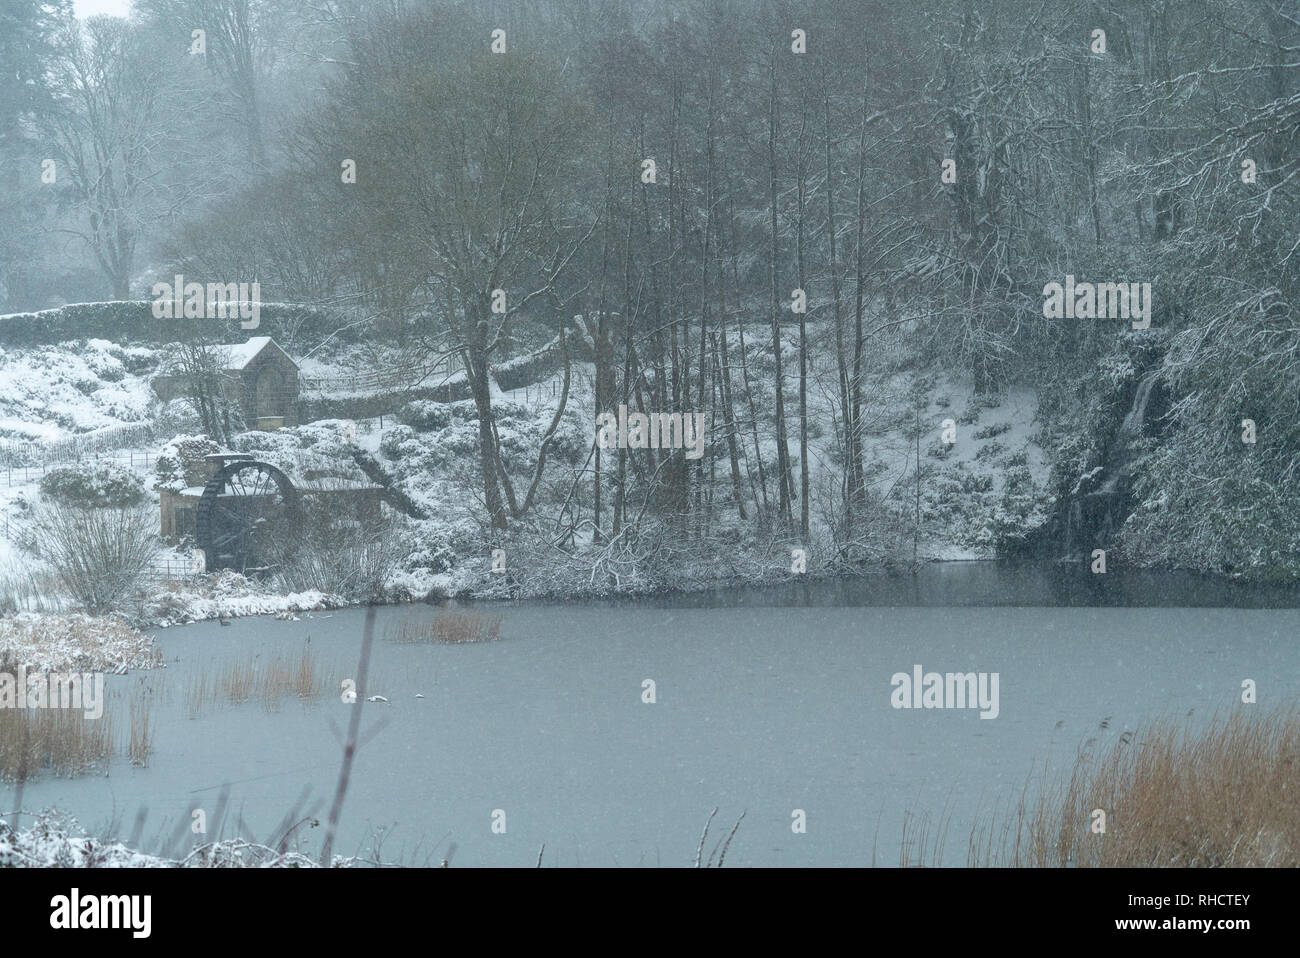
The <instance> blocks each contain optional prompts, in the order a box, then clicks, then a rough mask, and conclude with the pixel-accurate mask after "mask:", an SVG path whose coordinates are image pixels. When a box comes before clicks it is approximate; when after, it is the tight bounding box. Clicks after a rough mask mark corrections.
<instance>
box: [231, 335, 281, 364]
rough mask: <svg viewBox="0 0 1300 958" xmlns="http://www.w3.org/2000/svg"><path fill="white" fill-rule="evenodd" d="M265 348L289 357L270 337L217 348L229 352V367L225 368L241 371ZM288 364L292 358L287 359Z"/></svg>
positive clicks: (255, 338)
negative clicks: (274, 349)
mask: <svg viewBox="0 0 1300 958" xmlns="http://www.w3.org/2000/svg"><path fill="white" fill-rule="evenodd" d="M267 346H274V347H275V348H276V349H279V350H280V352H282V353H284V355H285V356H286V357H288V356H289V354H288V353H285V352H284V350H283V349H280V344H279V343H277V342H276V341H275V340H273V339H272V338H271V337H270V336H254V337H253V338H252V339H250V340H249V341H248V342H246V343H226V344H224V345H222V346H219V347H217V348H218V349H227V350H229V351H230V365H229V366H227V367H226V368H227V369H243V368H244V367H245V366H247V365H248V364H249V363H251V362H252V361H253V360H254V359H255V358H256V357H257V355H258V353H260V352H261V351H262V350H263V349H265V348H266V347H267ZM289 362H291V363H292V362H293V358H292V357H289ZM294 365H295V366H297V365H298V364H297V363H294Z"/></svg>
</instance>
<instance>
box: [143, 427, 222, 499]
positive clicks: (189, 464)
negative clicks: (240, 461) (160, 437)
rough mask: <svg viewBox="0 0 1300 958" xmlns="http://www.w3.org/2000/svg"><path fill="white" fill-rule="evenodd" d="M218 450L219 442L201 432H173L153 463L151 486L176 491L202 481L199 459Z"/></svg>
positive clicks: (201, 468) (219, 449)
mask: <svg viewBox="0 0 1300 958" xmlns="http://www.w3.org/2000/svg"><path fill="white" fill-rule="evenodd" d="M220 451H221V446H220V445H219V444H218V443H216V442H214V441H213V440H211V439H209V438H208V437H207V436H204V435H193V436H176V437H175V438H174V439H172V440H171V441H170V442H168V443H167V445H165V446H163V448H162V452H161V453H160V454H159V456H158V460H157V462H155V464H154V488H155V489H166V490H168V491H170V492H180V491H181V490H182V489H185V488H187V487H190V486H197V485H201V484H202V479H203V464H204V463H203V459H204V457H205V456H210V455H212V454H213V453H217V452H220Z"/></svg>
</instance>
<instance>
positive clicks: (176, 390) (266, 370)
mask: <svg viewBox="0 0 1300 958" xmlns="http://www.w3.org/2000/svg"><path fill="white" fill-rule="evenodd" d="M215 348H216V349H218V350H221V351H222V353H223V355H225V356H227V357H228V359H227V361H226V369H225V373H226V388H227V389H228V390H229V391H230V392H229V393H228V395H229V397H230V398H231V399H233V400H234V401H235V402H236V403H238V405H239V408H240V410H241V411H242V412H243V414H244V422H245V424H246V425H247V427H248V428H249V429H264V430H272V429H279V428H281V427H283V426H296V425H298V388H299V382H298V364H297V363H295V362H294V361H293V359H292V358H290V356H289V354H288V353H286V352H285V351H284V350H283V349H281V348H280V346H279V344H278V343H276V341H275V340H274V339H272V338H271V337H270V336H254V337H253V338H252V339H250V340H249V341H248V342H246V343H235V344H229V345H222V346H217V347H215ZM152 385H153V390H154V392H155V393H157V394H158V396H159V398H161V399H163V400H164V401H170V400H173V399H178V398H180V397H181V396H183V395H184V394H185V377H184V376H177V375H162V376H155V377H154V379H153V383H152Z"/></svg>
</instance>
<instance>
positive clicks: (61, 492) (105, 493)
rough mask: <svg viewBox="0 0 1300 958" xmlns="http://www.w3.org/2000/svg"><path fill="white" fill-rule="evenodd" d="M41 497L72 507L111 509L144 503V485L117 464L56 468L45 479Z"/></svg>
mask: <svg viewBox="0 0 1300 958" xmlns="http://www.w3.org/2000/svg"><path fill="white" fill-rule="evenodd" d="M40 489H41V495H42V496H44V497H45V498H46V499H49V500H52V501H54V502H58V503H61V504H63V505H68V506H80V507H83V508H88V509H90V508H108V507H114V506H135V505H139V504H140V503H142V502H144V499H145V488H144V482H143V481H142V480H141V479H140V477H139V476H138V475H136V474H135V473H134V472H132V471H131V470H129V469H126V468H124V467H123V466H119V465H117V464H116V463H114V462H95V463H88V464H87V465H84V466H63V467H61V468H58V469H52V470H50V471H49V472H47V473H46V474H45V475H44V477H43V478H42V479H41V486H40Z"/></svg>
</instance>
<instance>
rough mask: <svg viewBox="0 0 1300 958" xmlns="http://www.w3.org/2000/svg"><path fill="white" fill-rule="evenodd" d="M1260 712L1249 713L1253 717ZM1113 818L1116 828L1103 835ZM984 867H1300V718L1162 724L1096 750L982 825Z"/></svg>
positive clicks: (974, 856)
mask: <svg viewBox="0 0 1300 958" xmlns="http://www.w3.org/2000/svg"><path fill="white" fill-rule="evenodd" d="M1248 716H1249V717H1248ZM1098 810H1100V811H1102V812H1104V813H1105V831H1104V832H1100V831H1098V830H1096V827H1095V825H1094V823H1099V822H1100V821H1101V819H1100V818H1099V817H1098V816H1097V815H1096V811H1098ZM967 862H968V864H970V865H974V866H987V865H1007V866H1013V867H1040V868H1055V867H1080V868H1083V867H1089V868H1134V867H1142V868H1146V867H1173V868H1189V867H1192V868H1240V867H1275V868H1295V867H1297V866H1300V714H1297V713H1296V712H1295V711H1294V710H1291V711H1280V712H1272V713H1261V714H1259V715H1255V714H1254V713H1251V712H1247V711H1243V710H1238V711H1236V712H1234V713H1232V714H1231V715H1230V716H1229V717H1228V718H1226V719H1223V718H1216V719H1215V720H1214V721H1212V722H1211V723H1210V725H1209V726H1208V727H1206V728H1203V729H1198V730H1192V729H1189V728H1188V727H1187V726H1186V725H1179V724H1175V723H1173V722H1169V721H1157V722H1153V723H1150V724H1148V725H1145V726H1143V727H1141V728H1139V729H1138V730H1137V731H1135V732H1125V733H1124V734H1123V735H1122V736H1121V737H1120V739H1119V741H1118V742H1116V743H1115V744H1114V745H1113V746H1111V747H1110V748H1109V749H1106V750H1101V751H1098V750H1095V749H1093V748H1091V747H1089V746H1085V747H1084V748H1082V749H1081V750H1080V751H1079V754H1078V757H1077V759H1076V761H1075V763H1074V766H1073V768H1072V769H1071V770H1070V773H1069V775H1068V776H1065V777H1063V778H1061V779H1058V780H1050V779H1048V777H1047V775H1046V773H1045V772H1044V773H1043V775H1042V776H1041V778H1040V784H1039V787H1038V788H1036V789H1032V788H1031V783H1029V782H1027V783H1026V786H1025V789H1024V790H1023V792H1022V794H1021V797H1020V800H1019V803H1018V805H1017V807H1016V809H1015V810H1014V812H1013V813H1012V814H1011V815H1009V816H1006V817H1002V818H998V817H996V816H992V815H990V816H986V817H985V818H984V820H983V821H982V822H980V823H979V824H978V825H977V826H976V827H975V828H974V829H972V832H971V837H970V844H969V852H968V856H967Z"/></svg>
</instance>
